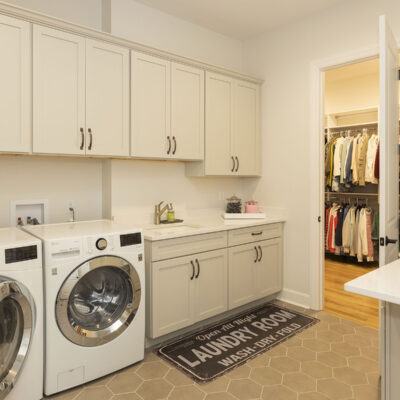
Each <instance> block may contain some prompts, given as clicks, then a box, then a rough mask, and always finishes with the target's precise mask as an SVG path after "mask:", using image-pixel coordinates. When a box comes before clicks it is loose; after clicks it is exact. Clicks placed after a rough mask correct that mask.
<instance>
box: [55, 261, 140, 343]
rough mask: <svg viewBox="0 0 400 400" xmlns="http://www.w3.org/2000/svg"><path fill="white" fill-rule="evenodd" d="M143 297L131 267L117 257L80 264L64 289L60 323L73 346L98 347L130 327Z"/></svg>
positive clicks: (59, 301) (60, 299) (59, 304)
mask: <svg viewBox="0 0 400 400" xmlns="http://www.w3.org/2000/svg"><path fill="white" fill-rule="evenodd" d="M140 298H141V284H140V279H139V276H138V274H137V272H136V270H135V268H134V267H133V266H132V264H130V263H129V262H128V261H126V260H124V259H123V258H121V257H116V256H101V257H96V258H92V259H91V260H88V261H87V262H85V263H83V264H81V265H79V266H78V267H77V268H76V269H75V270H74V271H73V272H72V273H71V274H70V275H69V276H68V277H67V279H66V280H65V281H64V283H63V285H62V286H61V288H60V290H59V292H58V295H57V300H56V320H57V324H58V327H59V329H60V330H61V332H62V333H63V335H64V336H65V337H66V338H67V339H68V340H70V341H71V342H72V343H75V344H77V345H79V346H85V347H92V346H99V345H102V344H105V343H108V342H110V341H111V340H113V339H115V338H116V337H118V336H119V335H121V333H122V332H124V331H125V329H127V328H128V326H129V325H130V324H131V322H132V321H133V319H134V318H135V315H136V312H137V310H138V308H139V305H140Z"/></svg>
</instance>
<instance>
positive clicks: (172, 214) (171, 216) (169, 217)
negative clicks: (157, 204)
mask: <svg viewBox="0 0 400 400" xmlns="http://www.w3.org/2000/svg"><path fill="white" fill-rule="evenodd" d="M167 221H168V222H174V221H175V211H174V210H168V213H167Z"/></svg>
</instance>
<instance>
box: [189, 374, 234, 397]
mask: <svg viewBox="0 0 400 400" xmlns="http://www.w3.org/2000/svg"><path fill="white" fill-rule="evenodd" d="M228 385H229V379H228V378H227V377H226V376H221V377H220V378H217V379H215V380H213V381H211V382H208V383H198V384H196V386H197V387H198V388H199V389H200V390H202V391H203V392H205V393H216V392H226V389H227V388H228Z"/></svg>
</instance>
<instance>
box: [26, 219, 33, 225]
mask: <svg viewBox="0 0 400 400" xmlns="http://www.w3.org/2000/svg"><path fill="white" fill-rule="evenodd" d="M26 224H27V225H32V218H31V217H26Z"/></svg>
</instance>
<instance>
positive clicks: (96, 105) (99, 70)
mask: <svg viewBox="0 0 400 400" xmlns="http://www.w3.org/2000/svg"><path fill="white" fill-rule="evenodd" d="M86 128H87V132H86V154H88V155H97V156H100V155H102V156H128V155H129V50H128V49H125V48H123V47H119V46H114V45H111V44H108V43H103V42H99V41H95V40H87V41H86Z"/></svg>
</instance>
